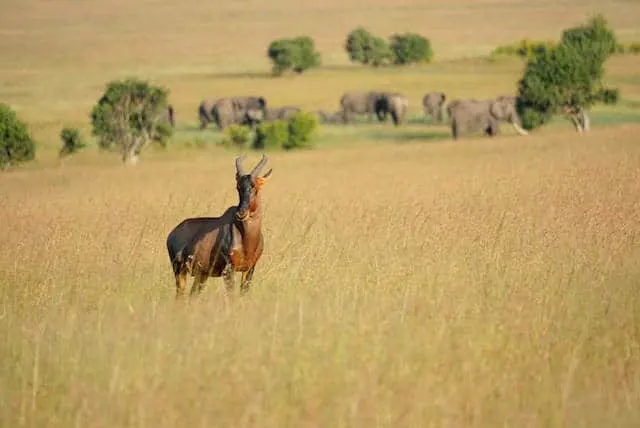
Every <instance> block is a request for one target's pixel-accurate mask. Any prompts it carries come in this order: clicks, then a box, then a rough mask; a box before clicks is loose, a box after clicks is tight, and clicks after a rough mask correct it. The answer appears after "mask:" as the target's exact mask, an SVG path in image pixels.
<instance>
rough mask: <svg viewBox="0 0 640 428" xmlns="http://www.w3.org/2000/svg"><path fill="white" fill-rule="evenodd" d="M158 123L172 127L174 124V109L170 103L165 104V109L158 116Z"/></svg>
mask: <svg viewBox="0 0 640 428" xmlns="http://www.w3.org/2000/svg"><path fill="white" fill-rule="evenodd" d="M159 121H160V123H166V124H168V125H169V126H171V127H172V128H175V126H176V120H175V110H174V108H173V106H172V105H171V104H169V105H167V108H166V109H165V111H163V112H162V113H161V114H160V116H159Z"/></svg>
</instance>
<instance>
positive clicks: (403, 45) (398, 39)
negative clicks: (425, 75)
mask: <svg viewBox="0 0 640 428" xmlns="http://www.w3.org/2000/svg"><path fill="white" fill-rule="evenodd" d="M389 47H390V49H391V52H392V54H393V62H394V63H395V64H402V65H404V64H415V63H420V62H430V61H431V60H432V59H433V50H432V49H431V42H430V41H429V39H427V38H425V37H423V36H421V35H420V34H416V33H405V34H394V35H393V36H391V43H389Z"/></svg>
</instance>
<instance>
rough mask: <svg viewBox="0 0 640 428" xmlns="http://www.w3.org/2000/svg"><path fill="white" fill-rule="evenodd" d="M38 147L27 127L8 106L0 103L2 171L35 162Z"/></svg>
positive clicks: (0, 156) (0, 159)
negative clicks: (21, 163) (27, 162)
mask: <svg viewBox="0 0 640 428" xmlns="http://www.w3.org/2000/svg"><path fill="white" fill-rule="evenodd" d="M35 154H36V147H35V143H34V141H33V138H31V135H30V134H29V131H28V130H27V125H26V124H25V123H24V122H22V121H21V120H19V119H18V117H17V116H16V113H15V112H14V111H13V110H12V109H11V107H9V106H8V105H6V104H2V103H0V169H4V168H6V167H8V166H10V165H12V164H17V163H20V162H26V161H30V160H33V158H34V157H35Z"/></svg>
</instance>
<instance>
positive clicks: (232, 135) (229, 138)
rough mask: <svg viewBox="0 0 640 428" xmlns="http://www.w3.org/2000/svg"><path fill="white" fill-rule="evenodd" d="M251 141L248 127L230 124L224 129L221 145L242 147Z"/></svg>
mask: <svg viewBox="0 0 640 428" xmlns="http://www.w3.org/2000/svg"><path fill="white" fill-rule="evenodd" d="M250 139H251V129H250V128H249V127H248V126H243V125H238V124H231V125H229V126H227V127H226V128H225V129H224V137H223V139H222V144H223V145H235V146H244V145H245V144H246V143H247V142H248V141H249V140H250Z"/></svg>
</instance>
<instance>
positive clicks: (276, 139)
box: [253, 120, 289, 150]
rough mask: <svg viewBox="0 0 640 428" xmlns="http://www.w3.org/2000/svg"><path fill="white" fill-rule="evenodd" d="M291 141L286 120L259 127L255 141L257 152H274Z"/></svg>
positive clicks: (263, 124)
mask: <svg viewBox="0 0 640 428" xmlns="http://www.w3.org/2000/svg"><path fill="white" fill-rule="evenodd" d="M288 140H289V124H288V122H287V121H286V120H276V121H273V122H265V123H261V124H260V125H258V127H257V128H256V135H255V138H254V139H253V148H254V149H256V150H273V149H278V148H280V147H282V146H283V145H285V144H286V143H287V141H288Z"/></svg>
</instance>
